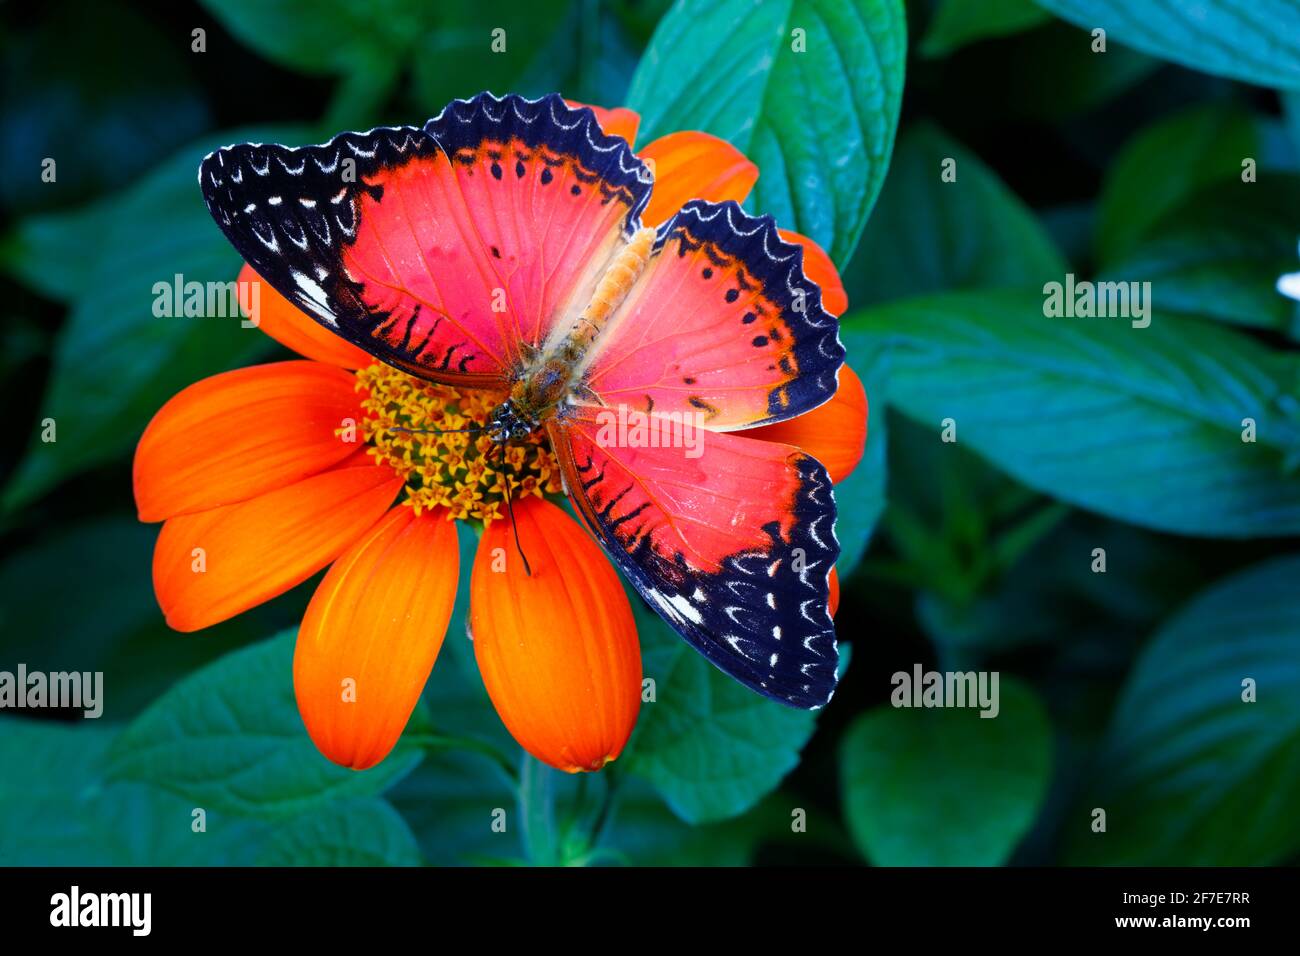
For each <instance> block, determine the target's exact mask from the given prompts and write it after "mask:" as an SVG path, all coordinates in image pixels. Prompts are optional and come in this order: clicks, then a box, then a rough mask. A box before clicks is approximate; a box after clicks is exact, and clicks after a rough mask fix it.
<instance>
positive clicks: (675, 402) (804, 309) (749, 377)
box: [584, 200, 844, 431]
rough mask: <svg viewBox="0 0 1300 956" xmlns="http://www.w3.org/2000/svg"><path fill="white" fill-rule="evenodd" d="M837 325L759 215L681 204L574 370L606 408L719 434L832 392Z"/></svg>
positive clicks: (838, 359)
mask: <svg viewBox="0 0 1300 956" xmlns="http://www.w3.org/2000/svg"><path fill="white" fill-rule="evenodd" d="M843 361H844V348H843V346H841V345H840V341H839V323H838V322H837V321H836V320H835V318H834V317H833V316H831V315H830V314H829V313H827V312H826V311H825V310H824V309H823V308H822V304H821V291H820V290H819V289H818V287H817V285H816V284H815V283H813V282H812V281H810V280H809V279H807V278H806V277H805V275H804V272H803V250H802V249H801V247H799V246H797V245H792V244H790V243H788V242H786V241H785V240H783V239H782V238H781V237H780V235H779V234H778V232H777V229H776V224H775V223H774V222H773V221H772V218H771V217H770V216H760V217H755V216H750V215H748V214H746V213H745V212H744V210H742V209H741V208H740V207H739V206H738V205H737V204H736V203H734V202H725V203H711V202H705V201H703V200H692V201H691V202H689V203H687V204H686V205H685V206H684V207H682V209H681V211H680V212H678V213H677V214H676V215H675V216H674V217H673V218H672V219H669V220H668V221H667V222H665V223H664V224H663V225H661V226H660V227H659V229H658V234H657V237H656V241H655V250H654V254H653V256H652V257H651V259H650V262H649V264H648V266H647V267H646V270H645V271H644V273H642V275H641V276H640V278H639V279H638V280H637V282H636V284H635V285H634V286H633V288H632V291H631V292H630V293H629V295H628V298H627V300H626V301H625V302H624V304H623V305H622V307H621V308H620V309H619V310H618V312H617V313H616V314H615V316H614V317H613V318H612V319H610V322H609V327H608V328H607V329H605V331H604V332H603V333H602V334H601V337H600V339H599V340H598V341H597V345H596V348H595V349H594V350H593V353H592V354H591V355H590V356H589V358H588V360H587V363H586V367H585V369H584V371H585V376H584V385H585V386H586V387H587V388H588V389H590V390H591V391H592V392H594V393H595V394H596V395H597V396H599V398H600V400H601V401H602V402H603V403H604V404H606V405H609V406H619V405H625V406H628V407H630V408H635V409H637V410H639V411H643V412H651V411H654V412H663V413H673V414H681V413H686V414H692V415H698V416H700V417H701V418H702V419H703V422H704V425H705V427H707V428H710V429H713V430H715V431H729V430H733V429H738V428H747V427H750V426H754V425H761V424H765V423H768V422H774V421H781V420H783V419H787V418H792V417H794V416H795V415H799V414H802V413H803V412H806V411H809V410H810V409H813V408H816V407H817V406H818V405H820V404H822V403H823V402H825V401H826V400H827V399H829V398H830V397H831V396H832V395H833V394H834V393H835V387H836V381H837V373H838V371H839V367H840V365H841V364H842V363H843Z"/></svg>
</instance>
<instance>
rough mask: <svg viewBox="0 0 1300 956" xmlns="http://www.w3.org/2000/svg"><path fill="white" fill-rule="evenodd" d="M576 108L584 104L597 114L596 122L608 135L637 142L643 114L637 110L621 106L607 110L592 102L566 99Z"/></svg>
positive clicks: (630, 143) (628, 141)
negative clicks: (637, 132) (637, 133)
mask: <svg viewBox="0 0 1300 956" xmlns="http://www.w3.org/2000/svg"><path fill="white" fill-rule="evenodd" d="M564 102H566V103H568V104H569V105H570V106H572V107H573V108H574V109H575V110H580V109H582V108H583V107H584V106H585V107H587V109H589V110H591V111H592V112H593V113H595V114H596V122H597V123H599V124H600V128H601V129H602V130H603V131H604V133H605V135H606V136H622V137H623V138H624V139H625V140H627V144H628V145H629V146H631V145H632V144H633V143H635V142H636V131H637V127H639V126H640V125H641V114H640V113H638V112H636V111H635V110H630V109H627V108H626V107H623V106H620V107H618V108H616V109H612V110H607V109H603V108H602V107H599V106H592V105H591V104H590V103H579V102H578V101H577V100H565V101H564Z"/></svg>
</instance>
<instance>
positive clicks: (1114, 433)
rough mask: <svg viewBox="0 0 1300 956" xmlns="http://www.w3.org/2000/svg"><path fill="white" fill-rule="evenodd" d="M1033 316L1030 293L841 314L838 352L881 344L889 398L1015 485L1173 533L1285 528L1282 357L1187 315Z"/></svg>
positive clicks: (1299, 525) (1298, 514) (1294, 510)
mask: <svg viewBox="0 0 1300 956" xmlns="http://www.w3.org/2000/svg"><path fill="white" fill-rule="evenodd" d="M1043 313H1044V297H1043V296H1042V295H1041V294H1039V295H1035V294H1030V293H1021V292H991V291H990V292H975V293H950V294H947V295H942V296H927V297H923V298H918V299H909V300H906V301H902V302H898V303H893V304H890V305H886V306H879V307H876V308H874V309H871V310H868V311H866V312H858V313H854V314H852V315H850V316H847V317H846V319H845V321H844V323H843V326H842V333H843V338H844V341H845V344H846V345H847V346H848V348H849V352H850V354H856V355H869V354H871V353H873V352H874V351H877V350H881V349H887V350H889V352H890V356H889V361H890V366H889V369H890V377H889V401H890V402H891V403H892V404H893V405H894V406H895V407H897V408H899V409H900V410H901V411H903V412H904V413H905V414H907V415H908V417H910V418H912V419H914V420H916V421H917V422H920V423H921V424H923V425H924V426H926V427H928V428H932V429H933V430H934V432H933V433H934V435H935V440H936V441H938V440H939V431H940V427H941V422H942V421H943V419H945V418H952V419H953V420H954V421H955V423H956V429H957V432H956V436H957V440H958V441H959V442H961V443H964V444H967V445H968V447H971V448H974V449H975V450H976V451H978V452H979V453H980V454H981V455H982V456H983V457H985V458H986V459H988V460H990V461H991V462H993V463H994V464H996V465H997V466H998V467H999V468H1001V469H1003V470H1004V471H1006V472H1008V473H1009V474H1010V475H1012V476H1013V477H1015V478H1017V479H1018V480H1019V481H1021V482H1022V483H1024V484H1026V485H1029V486H1030V487H1031V488H1035V489H1037V490H1039V491H1042V492H1044V493H1046V494H1050V495H1053V496H1055V497H1057V498H1060V499H1062V500H1064V501H1067V502H1070V503H1072V504H1076V505H1079V506H1080V507H1083V508H1089V509H1091V510H1093V511H1097V512H1100V513H1101V514H1105V515H1109V516H1111V517H1114V518H1118V519H1120V520H1122V521H1129V522H1132V523H1134V524H1139V525H1142V526H1145V527H1149V528H1155V529H1157V530H1163V531H1172V532H1175V533H1181V534H1193V535H1206V536H1214V537H1253V536H1270V535H1285V534H1294V533H1296V532H1297V531H1300V476H1297V475H1296V474H1294V471H1293V470H1291V469H1289V466H1288V462H1289V461H1291V460H1293V458H1294V456H1295V455H1296V454H1297V451H1298V450H1300V405H1298V403H1297V401H1296V398H1295V390H1296V381H1297V368H1296V363H1295V360H1294V358H1293V357H1291V356H1284V355H1280V354H1277V353H1274V352H1271V351H1270V350H1268V349H1266V348H1264V347H1263V346H1261V345H1259V344H1258V343H1256V342H1254V341H1253V340H1251V339H1248V338H1246V337H1244V336H1242V335H1239V334H1237V333H1235V332H1233V331H1231V330H1228V329H1225V328H1223V327H1221V326H1217V325H1213V324H1210V323H1203V322H1197V321H1194V320H1187V319H1183V320H1180V319H1177V318H1171V317H1168V316H1162V315H1158V314H1157V315H1154V316H1151V317H1150V320H1151V321H1150V325H1149V326H1148V327H1147V328H1133V327H1132V326H1131V324H1130V320H1128V319H1116V318H1104V319H1103V318H1046V317H1045V316H1044V314H1043ZM1246 418H1252V419H1254V420H1255V423H1256V426H1257V440H1256V441H1255V442H1243V441H1242V428H1243V426H1242V421H1243V419H1246Z"/></svg>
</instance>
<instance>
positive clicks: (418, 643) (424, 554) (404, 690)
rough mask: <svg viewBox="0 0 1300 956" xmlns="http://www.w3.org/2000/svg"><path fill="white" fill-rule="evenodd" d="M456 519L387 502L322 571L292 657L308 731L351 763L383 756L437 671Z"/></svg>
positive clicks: (449, 601)
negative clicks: (372, 524)
mask: <svg viewBox="0 0 1300 956" xmlns="http://www.w3.org/2000/svg"><path fill="white" fill-rule="evenodd" d="M459 563H460V552H459V549H458V547H457V544H456V525H455V523H454V522H452V521H447V520H445V518H444V516H443V514H441V513H437V514H435V513H433V512H429V511H425V512H424V513H423V514H422V515H421V516H420V517H418V518H417V517H416V515H415V510H414V509H413V508H403V507H398V508H393V509H392V510H391V511H389V512H388V514H387V515H386V516H385V517H384V518H383V519H382V520H380V522H379V523H378V524H377V525H375V527H373V528H372V529H371V530H370V531H369V532H367V533H366V535H365V536H364V537H363V538H362V539H361V540H360V541H358V542H357V543H356V544H354V545H353V546H352V547H351V548H349V549H348V551H347V552H346V553H345V554H344V555H343V556H342V557H341V558H339V559H338V560H337V561H335V562H334V566H333V567H331V568H330V569H329V572H328V573H326V575H325V579H324V580H323V581H321V584H320V587H318V588H317V589H316V594H315V596H313V597H312V599H311V604H310V605H308V607H307V613H306V615H304V616H303V619H302V626H301V627H300V628H299V629H298V644H297V647H296V649H295V650H294V655H293V689H294V693H295V694H296V695H297V698H298V710H299V712H300V713H301V714H302V719H303V723H304V724H306V725H307V733H309V734H310V735H311V739H312V740H313V741H315V743H316V746H317V747H318V748H319V749H320V752H321V753H323V754H324V755H325V756H326V757H328V758H329V759H330V760H333V761H334V762H335V763H337V764H342V765H343V766H345V767H352V768H353V769H354V770H365V769H366V768H367V767H373V766H374V765H375V764H377V763H379V761H381V760H383V759H384V758H385V757H386V756H388V752H389V751H390V750H392V749H393V745H394V744H396V743H397V738H398V737H400V736H401V734H402V729H403V728H404V727H405V726H406V722H407V720H409V719H410V716H411V711H413V710H414V709H415V705H416V703H417V702H418V701H419V699H420V692H421V691H422V690H423V689H424V684H425V682H426V681H427V680H428V679H429V672H430V671H432V670H433V662H434V660H435V659H436V658H437V656H438V650H439V648H441V647H442V638H443V635H444V634H445V633H446V631H447V622H448V621H449V620H450V619H451V608H452V605H453V604H454V603H455V601H456V577H457V573H458V569H459Z"/></svg>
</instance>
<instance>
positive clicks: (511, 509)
mask: <svg viewBox="0 0 1300 956" xmlns="http://www.w3.org/2000/svg"><path fill="white" fill-rule="evenodd" d="M497 447H498V448H499V449H501V464H505V460H506V446H505V442H502V443H501V444H499V445H498V446H497ZM502 475H503V477H504V478H505V482H506V491H505V495H506V513H507V514H509V515H510V530H511V531H513V532H514V534H515V550H516V551H518V552H519V558H520V560H522V561H523V562H524V572H525V573H526V574H527V575H528V576H529V577H530V578H531V577H532V576H533V569H532V566H531V565H529V563H528V555H526V554H524V546H523V545H522V544H520V543H519V522H517V521H516V520H515V506H514V502H513V501H512V500H511V496H510V476H509V475H507V474H505V472H504V471H503V472H502Z"/></svg>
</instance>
